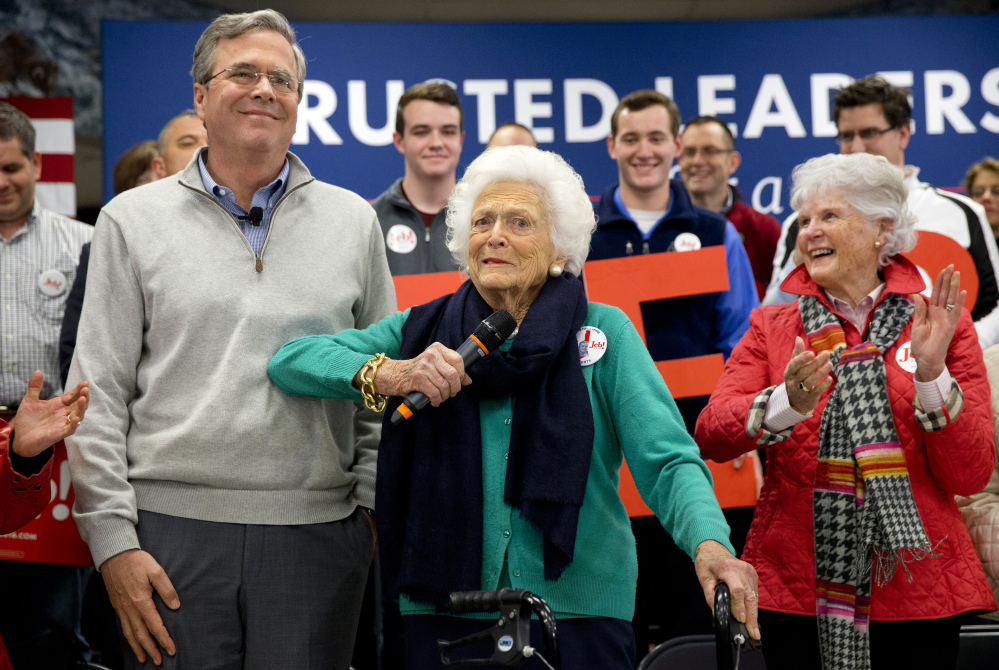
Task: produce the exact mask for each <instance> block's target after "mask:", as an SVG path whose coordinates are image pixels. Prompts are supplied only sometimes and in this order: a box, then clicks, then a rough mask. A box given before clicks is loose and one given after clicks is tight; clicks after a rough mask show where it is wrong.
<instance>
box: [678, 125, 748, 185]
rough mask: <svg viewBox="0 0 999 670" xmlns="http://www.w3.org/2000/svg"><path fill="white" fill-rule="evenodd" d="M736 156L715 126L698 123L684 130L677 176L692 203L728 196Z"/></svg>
mask: <svg viewBox="0 0 999 670" xmlns="http://www.w3.org/2000/svg"><path fill="white" fill-rule="evenodd" d="M739 162H740V157H739V153H738V152H737V151H735V150H733V149H732V148H730V147H729V140H728V136H727V135H726V134H725V131H724V130H723V129H722V128H721V127H719V125H718V124H717V123H698V124H694V125H692V126H687V127H686V128H685V129H684V131H683V150H682V151H681V152H680V158H679V163H680V176H681V177H682V179H683V184H684V186H686V187H687V190H688V191H689V192H690V194H691V195H693V196H694V198H695V200H698V201H700V200H707V199H718V198H721V199H723V201H724V199H725V198H727V197H728V192H727V190H728V178H729V175H731V174H732V173H733V172H735V171H736V169H737V168H738V167H739Z"/></svg>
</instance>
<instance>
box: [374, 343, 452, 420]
mask: <svg viewBox="0 0 999 670" xmlns="http://www.w3.org/2000/svg"><path fill="white" fill-rule="evenodd" d="M471 383H472V380H471V379H470V378H469V377H468V375H467V374H465V362H464V361H463V360H461V356H460V355H459V354H458V352H457V351H455V350H454V349H448V348H447V347H445V346H444V345H443V344H441V343H440V342H434V343H433V344H431V345H430V346H429V347H427V350H426V351H424V352H423V353H422V354H420V355H419V356H417V357H416V358H410V359H408V360H404V361H393V360H386V361H385V362H384V363H382V365H381V367H380V368H379V369H378V374H377V375H375V390H376V391H378V393H381V394H384V395H403V396H404V395H409V394H410V393H412V392H413V391H420V392H421V393H424V394H426V396H427V397H428V398H430V404H431V405H433V406H434V407H437V406H438V405H440V404H441V403H442V402H444V401H445V400H447V399H448V398H450V397H452V396H454V395H456V394H457V393H458V391H460V390H461V387H462V386H467V385H468V384H471Z"/></svg>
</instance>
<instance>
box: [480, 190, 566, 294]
mask: <svg viewBox="0 0 999 670" xmlns="http://www.w3.org/2000/svg"><path fill="white" fill-rule="evenodd" d="M543 212H544V207H543V205H542V202H541V197H540V196H539V195H538V193H537V191H535V190H534V189H533V188H531V187H530V186H528V185H526V184H518V183H515V182H499V183H496V184H491V185H490V186H487V187H486V188H484V189H483V190H482V192H481V193H480V194H479V197H478V198H477V199H476V200H475V205H474V206H473V207H472V222H471V226H472V233H471V236H470V237H469V240H468V276H469V277H470V278H471V280H472V283H473V284H475V287H476V288H477V289H478V290H479V292H480V293H485V292H489V291H509V290H527V289H530V288H534V287H538V286H540V285H541V284H544V282H545V279H546V278H547V277H548V268H549V266H550V265H551V264H552V262H553V261H554V260H555V248H554V247H553V246H552V241H551V236H550V234H549V230H548V222H547V221H546V220H545V218H544V215H543Z"/></svg>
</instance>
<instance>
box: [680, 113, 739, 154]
mask: <svg viewBox="0 0 999 670" xmlns="http://www.w3.org/2000/svg"><path fill="white" fill-rule="evenodd" d="M711 123H716V124H718V125H719V126H721V129H722V131H724V133H725V136H726V137H728V148H729V149H735V135H733V134H732V129H731V128H729V127H728V124H727V123H725V122H724V121H722V120H721V119H719V118H718V117H717V116H695V117H694V118H692V119H691V120H690V121H687V125H686V127H687V128H690V127H691V126H706V125H708V124H711Z"/></svg>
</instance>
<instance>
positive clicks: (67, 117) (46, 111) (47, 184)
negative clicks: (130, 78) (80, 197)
mask: <svg viewBox="0 0 999 670" xmlns="http://www.w3.org/2000/svg"><path fill="white" fill-rule="evenodd" d="M2 100H3V102H8V103H10V104H11V105H13V106H14V107H17V108H18V109H19V110H21V111H22V112H24V113H25V114H26V115H27V116H28V118H30V119H31V123H32V125H34V126H35V133H36V137H35V149H36V150H38V151H39V152H41V154H42V178H41V179H40V180H39V181H38V183H37V184H36V186H35V197H36V198H37V199H38V202H39V203H41V205H42V206H43V207H47V208H48V209H51V210H53V211H55V212H58V213H59V214H63V215H65V216H72V217H75V216H76V183H75V181H74V178H73V156H74V154H75V153H76V140H75V133H74V123H73V98H69V97H53V98H28V97H15V98H3V99H2Z"/></svg>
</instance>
